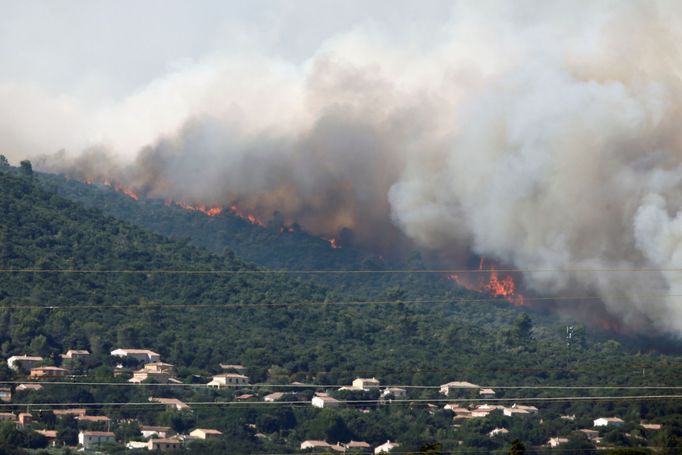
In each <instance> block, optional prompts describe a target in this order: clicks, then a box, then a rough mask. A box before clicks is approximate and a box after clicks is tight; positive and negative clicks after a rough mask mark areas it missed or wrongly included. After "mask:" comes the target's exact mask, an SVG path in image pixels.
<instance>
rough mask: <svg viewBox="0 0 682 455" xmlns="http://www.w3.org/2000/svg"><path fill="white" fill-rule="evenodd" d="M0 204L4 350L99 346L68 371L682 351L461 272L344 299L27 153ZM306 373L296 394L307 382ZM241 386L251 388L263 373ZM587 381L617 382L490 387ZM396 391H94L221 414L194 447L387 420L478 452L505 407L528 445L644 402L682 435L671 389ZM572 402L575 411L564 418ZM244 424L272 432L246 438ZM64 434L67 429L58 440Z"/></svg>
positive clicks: (520, 363)
mask: <svg viewBox="0 0 682 455" xmlns="http://www.w3.org/2000/svg"><path fill="white" fill-rule="evenodd" d="M122 197H123V196H122ZM0 213H1V214H2V217H0V269H2V273H0V350H1V351H2V352H1V354H2V356H3V357H4V358H6V357H8V356H10V355H13V354H24V353H26V354H35V355H42V356H45V357H46V358H48V359H50V360H49V362H50V363H54V364H60V363H61V359H60V358H59V356H58V354H60V353H63V352H65V351H66V350H67V349H87V350H89V351H90V352H92V354H93V355H92V356H91V357H90V358H89V359H88V360H87V362H85V363H83V364H79V365H76V366H75V367H73V366H72V368H74V372H76V373H77V374H80V375H82V376H81V378H80V379H82V381H80V382H88V381H96V382H107V383H110V382H121V381H123V382H124V379H121V378H115V377H114V376H113V367H114V365H115V362H114V360H113V359H112V358H111V357H110V356H109V352H110V351H111V350H113V349H115V348H118V347H137V348H148V349H153V350H154V351H156V352H158V353H160V354H161V356H162V359H163V360H164V361H165V362H169V363H172V364H174V365H175V366H176V367H177V369H178V377H179V379H180V380H182V381H183V382H184V383H197V384H201V383H206V382H208V381H209V380H210V376H211V374H214V373H216V372H217V371H218V363H220V362H228V363H242V364H244V365H246V366H247V368H248V375H249V377H250V380H251V382H252V383H256V382H258V383H261V382H262V383H270V384H289V383H290V382H292V381H303V382H306V383H308V384H318V385H319V386H318V388H319V390H325V389H326V388H325V387H324V385H325V384H329V385H330V388H331V389H333V387H331V385H332V384H349V383H350V381H351V380H352V379H353V378H354V377H356V376H376V377H377V378H379V379H380V380H381V382H382V384H406V385H413V386H437V385H438V384H442V383H445V382H448V381H451V380H467V381H471V382H474V383H477V384H481V385H486V386H492V387H503V386H512V385H529V386H532V385H552V386H558V385H564V386H571V387H574V386H580V385H583V386H584V385H590V386H600V385H627V386H645V385H646V386H651V385H677V384H678V383H679V381H678V379H677V378H678V377H679V373H680V368H682V362H680V361H679V359H678V358H677V357H674V356H666V355H660V354H656V353H645V352H642V353H626V352H624V350H623V349H622V348H621V346H620V345H619V343H618V342H616V341H613V340H609V341H605V342H597V341H595V340H594V339H592V338H591V337H590V336H588V335H587V334H586V333H585V332H584V331H583V330H580V329H578V330H576V335H575V337H574V341H573V343H572V346H571V348H570V349H567V346H566V343H565V339H564V333H563V327H560V326H552V325H547V324H542V325H535V326H534V324H533V321H532V319H531V318H530V317H528V315H526V314H525V313H523V312H520V311H518V310H517V309H513V308H509V306H508V304H506V303H503V302H488V301H485V300H483V301H472V300H467V298H469V299H470V298H471V297H476V296H475V295H472V294H470V293H465V292H464V291H462V290H458V289H456V288H453V289H452V290H451V291H450V294H449V296H448V298H447V299H443V300H441V301H437V302H433V301H425V302H422V303H415V302H412V301H408V299H407V298H406V297H405V295H409V293H408V292H406V291H401V290H400V289H397V290H396V289H391V287H390V286H389V288H388V290H385V291H382V292H383V294H379V293H378V292H375V295H374V296H373V297H372V299H374V300H379V299H378V298H377V297H376V296H377V294H378V295H380V297H382V299H381V300H382V301H383V302H384V303H381V304H379V303H374V304H355V303H354V302H357V301H358V299H360V300H362V299H367V297H366V296H363V295H362V294H361V293H360V292H358V293H355V294H341V293H339V291H338V290H334V291H330V290H329V289H328V288H325V287H322V286H319V285H315V284H311V283H309V282H307V281H305V280H304V279H301V278H298V277H296V276H291V275H289V274H283V273H272V272H266V271H263V270H262V269H258V268H257V267H256V266H255V265H252V264H249V263H247V262H244V261H243V260H241V259H238V258H237V257H236V256H235V254H234V253H233V252H232V251H231V250H230V249H223V251H222V252H221V253H220V254H218V253H214V252H213V253H212V252H209V251H208V250H206V249H203V248H200V247H198V246H194V245H192V244H190V242H189V241H187V240H178V239H176V240H172V239H169V238H167V237H162V236H159V235H157V234H153V233H150V232H148V231H145V230H143V229H142V228H139V227H135V226H133V225H131V224H127V223H125V222H122V221H119V220H116V219H114V218H112V217H109V216H106V215H104V214H103V213H102V212H101V211H100V210H97V209H93V208H85V207H84V206H82V205H79V204H76V203H74V202H71V201H68V200H67V199H65V198H63V197H61V196H59V195H57V194H56V193H55V192H51V191H47V190H45V189H44V188H42V187H40V186H39V185H37V184H36V182H35V176H33V175H32V174H31V173H30V171H29V170H26V169H24V171H23V172H22V171H20V170H16V169H13V168H5V169H4V170H1V171H0ZM185 215H186V216H188V217H191V216H194V215H193V214H191V213H187V214H185ZM207 222H210V220H209V221H207ZM268 235H269V234H268ZM46 271H53V272H46ZM66 271H70V272H68V273H66ZM207 272H212V273H207ZM400 299H404V300H405V301H404V302H401V301H400ZM427 300H428V299H427ZM16 378H17V373H15V372H12V371H10V370H9V369H7V367H6V366H3V368H2V369H1V370H0V379H2V380H5V381H7V380H14V379H16ZM273 390H275V389H273ZM306 390H307V392H305V393H307V395H305V396H304V397H302V398H309V397H310V396H311V395H312V390H311V389H306ZM245 391H248V388H247V389H246V390H239V391H232V390H228V391H218V392H216V391H209V390H206V389H204V388H185V387H170V386H169V387H154V388H148V386H145V385H142V386H138V387H114V386H106V385H101V386H93V385H73V386H68V387H67V386H60V385H53V386H50V385H49V383H46V384H45V387H44V389H43V390H42V391H40V392H37V393H33V394H30V395H19V397H20V401H17V402H18V403H24V405H23V406H22V407H25V404H26V403H29V402H34V403H50V402H56V401H57V402H80V403H111V402H124V403H125V402H144V401H146V399H147V397H148V396H150V395H152V394H154V395H155V396H175V397H179V398H182V399H183V400H187V401H188V402H212V401H225V400H227V401H229V400H231V399H233V397H234V395H235V394H237V393H244V392H245ZM253 392H254V393H256V394H257V395H258V396H262V394H263V393H267V392H268V389H267V388H259V389H254V390H253ZM597 393H603V394H605V395H617V394H621V395H622V394H623V393H624V392H623V391H622V390H608V391H606V392H604V391H599V390H596V389H589V390H571V389H564V390H547V389H522V390H516V389H507V390H505V389H499V391H498V396H500V397H507V398H510V399H514V400H515V399H518V400H519V401H523V400H524V399H532V398H533V397H551V396H555V397H560V396H576V395H584V396H590V395H594V394H597ZM627 393H632V394H636V393H646V392H645V391H644V390H638V389H635V390H632V391H630V390H628V391H627ZM661 393H662V394H664V393H670V390H665V391H662V392H661ZM408 397H409V398H411V399H419V400H425V401H419V402H416V403H415V405H414V406H407V405H404V404H403V405H400V404H394V405H387V406H379V407H377V406H376V405H371V404H370V405H368V407H369V408H370V409H371V411H370V413H361V412H359V411H358V410H357V409H353V408H349V407H346V408H340V409H336V410H318V409H313V408H311V407H309V406H308V405H306V403H305V402H300V403H299V404H301V405H302V406H293V405H292V406H290V407H286V406H282V407H269V408H263V407H258V406H248V405H244V406H240V407H230V406H205V407H201V406H197V407H196V409H195V410H194V414H192V415H187V414H186V413H182V412H173V411H159V410H158V409H156V408H155V409H153V410H152V409H148V408H144V409H141V408H135V407H134V406H131V407H126V406H111V405H101V406H98V407H97V408H96V409H97V412H99V413H106V415H109V416H110V417H112V418H115V419H120V418H124V417H126V418H135V419H137V420H138V421H140V422H144V423H148V424H161V423H168V424H170V425H172V426H174V427H175V428H177V429H178V431H184V430H187V429H188V428H191V427H193V426H196V424H197V423H198V422H200V423H201V425H202V426H208V427H209V428H218V429H220V430H221V431H223V432H224V434H225V435H226V436H225V437H224V438H222V439H220V440H219V441H217V442H214V443H213V444H212V445H211V444H208V446H203V445H197V446H195V448H194V449H191V450H196V453H211V451H214V452H213V453H223V452H224V451H226V450H233V451H236V452H238V453H246V452H257V451H261V452H263V451H272V452H277V451H279V452H280V453H281V452H282V451H290V450H293V449H295V448H296V447H298V445H299V444H300V442H301V441H302V440H304V439H325V438H327V439H330V440H331V438H338V440H340V441H345V440H348V439H350V438H354V439H356V440H358V439H362V440H367V441H368V442H370V443H372V444H379V443H382V442H384V441H385V440H386V439H389V438H390V439H393V440H395V439H397V440H400V441H401V443H402V444H403V447H404V449H405V450H416V449H418V448H419V447H422V446H424V445H427V444H432V443H435V442H437V443H439V444H442V446H443V447H444V448H445V449H447V450H451V449H453V448H459V449H460V450H461V449H466V448H467V447H469V448H471V449H472V451H473V452H472V453H476V452H475V450H480V449H481V448H482V447H483V448H486V450H490V451H491V452H492V451H494V450H497V449H500V450H502V449H504V448H505V447H507V446H508V443H509V438H511V437H512V436H510V437H509V438H505V437H502V438H499V439H491V438H488V437H487V436H486V432H488V431H490V430H491V429H492V428H494V427H495V426H499V425H505V426H507V427H508V428H509V429H510V430H511V435H513V437H514V438H521V439H522V440H524V441H525V442H526V443H528V444H531V445H540V444H543V443H544V442H546V440H547V439H548V438H549V437H550V436H554V435H555V434H557V433H565V434H568V433H570V432H571V431H572V430H575V429H577V428H578V425H586V422H589V421H590V419H591V418H596V417H598V416H601V415H607V416H611V415H619V416H622V417H623V418H626V419H627V421H628V423H629V424H630V423H632V424H634V422H635V421H638V420H639V419H649V420H656V421H662V422H665V423H666V430H665V432H661V433H660V434H659V435H658V436H656V438H654V439H652V441H653V442H651V443H652V444H667V445H669V446H671V447H676V444H678V438H679V436H680V435H682V432H681V428H680V421H681V419H680V415H679V414H678V412H679V409H678V408H679V407H678V405H677V403H676V402H675V401H674V400H649V401H638V400H627V401H626V400H618V401H597V402H593V401H577V400H564V401H559V402H549V403H543V404H542V405H541V406H540V405H538V407H540V408H541V409H540V413H541V417H542V419H543V421H544V423H542V424H541V423H540V422H539V420H538V419H537V418H534V419H528V420H519V419H510V418H505V417H502V416H501V415H494V416H493V417H492V418H490V419H486V420H471V421H467V422H465V423H464V424H462V425H461V427H457V428H455V427H452V425H451V423H452V422H451V417H450V416H449V415H447V414H446V413H445V411H442V410H440V409H439V410H437V411H435V412H433V411H429V409H430V408H428V407H426V406H425V405H426V403H427V401H428V400H434V403H436V404H438V405H439V406H438V408H442V404H443V403H442V402H440V401H438V400H439V398H438V397H439V395H438V390H437V388H436V389H432V388H424V389H410V390H409V394H408ZM370 398H371V397H370ZM374 398H375V397H374ZM440 398H441V399H442V396H441V397H440ZM567 413H571V414H576V415H577V416H578V420H577V421H575V422H569V421H565V420H561V419H559V416H560V415H562V414H567ZM45 422H48V420H45ZM44 424H45V425H47V426H50V425H52V426H54V425H57V426H59V425H61V426H62V427H63V428H62V427H60V431H67V430H69V428H71V427H68V425H67V424H65V423H63V422H62V423H52V424H49V423H44ZM64 425H67V426H64ZM69 425H71V423H69ZM633 428H634V427H626V428H625V430H627V431H634V430H633ZM625 430H622V431H620V432H618V433H614V435H613V436H612V438H613V443H614V445H628V444H630V445H636V444H639V443H637V442H636V441H635V442H632V441H633V440H630V439H626V438H625V437H624V436H623V431H625ZM125 431H126V429H125V428H124V427H121V428H118V429H117V434H119V435H120V437H121V438H124V437H125ZM255 432H260V433H264V434H266V437H265V438H263V437H258V438H257V437H255V435H254V434H255ZM0 433H1V432H0ZM67 433H68V431H67ZM0 436H2V435H1V434H0ZM68 437H73V435H71V436H68V435H67V436H64V438H65V439H64V440H65V441H68V439H67V438H68ZM2 441H3V439H2V437H0V443H2ZM459 441H463V442H462V443H461V444H460V442H459ZM5 442H6V443H7V444H9V443H8V442H7V441H5ZM463 453H466V452H463ZM586 453H589V452H586Z"/></svg>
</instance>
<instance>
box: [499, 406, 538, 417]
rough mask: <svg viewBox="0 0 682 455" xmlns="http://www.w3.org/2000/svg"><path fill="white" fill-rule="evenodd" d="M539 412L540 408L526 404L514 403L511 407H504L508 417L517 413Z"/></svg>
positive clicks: (504, 412)
mask: <svg viewBox="0 0 682 455" xmlns="http://www.w3.org/2000/svg"><path fill="white" fill-rule="evenodd" d="M537 412H538V408H536V407H535V406H526V405H522V404H516V403H515V404H513V405H512V407H511V408H504V409H502V413H503V414H504V415H506V416H508V417H513V416H515V415H527V414H536V413H537Z"/></svg>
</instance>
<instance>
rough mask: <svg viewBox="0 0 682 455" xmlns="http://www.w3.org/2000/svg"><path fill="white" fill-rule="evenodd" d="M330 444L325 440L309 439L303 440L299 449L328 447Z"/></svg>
mask: <svg viewBox="0 0 682 455" xmlns="http://www.w3.org/2000/svg"><path fill="white" fill-rule="evenodd" d="M330 446H331V444H329V443H328V442H327V441H319V440H315V439H309V440H307V441H303V442H302V443H301V450H308V449H313V450H315V449H328V448H330Z"/></svg>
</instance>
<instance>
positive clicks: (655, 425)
mask: <svg viewBox="0 0 682 455" xmlns="http://www.w3.org/2000/svg"><path fill="white" fill-rule="evenodd" d="M639 425H640V426H641V427H642V428H644V429H645V430H660V429H661V428H663V425H661V424H660V423H646V422H644V421H642V422H640V423H639Z"/></svg>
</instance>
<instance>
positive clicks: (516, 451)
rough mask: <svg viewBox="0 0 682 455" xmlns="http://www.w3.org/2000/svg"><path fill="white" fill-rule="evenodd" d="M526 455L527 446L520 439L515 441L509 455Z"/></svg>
mask: <svg viewBox="0 0 682 455" xmlns="http://www.w3.org/2000/svg"><path fill="white" fill-rule="evenodd" d="M525 453H526V446H525V445H523V442H521V441H519V440H518V439H514V440H513V441H512V443H511V447H509V455H524V454H525Z"/></svg>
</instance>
